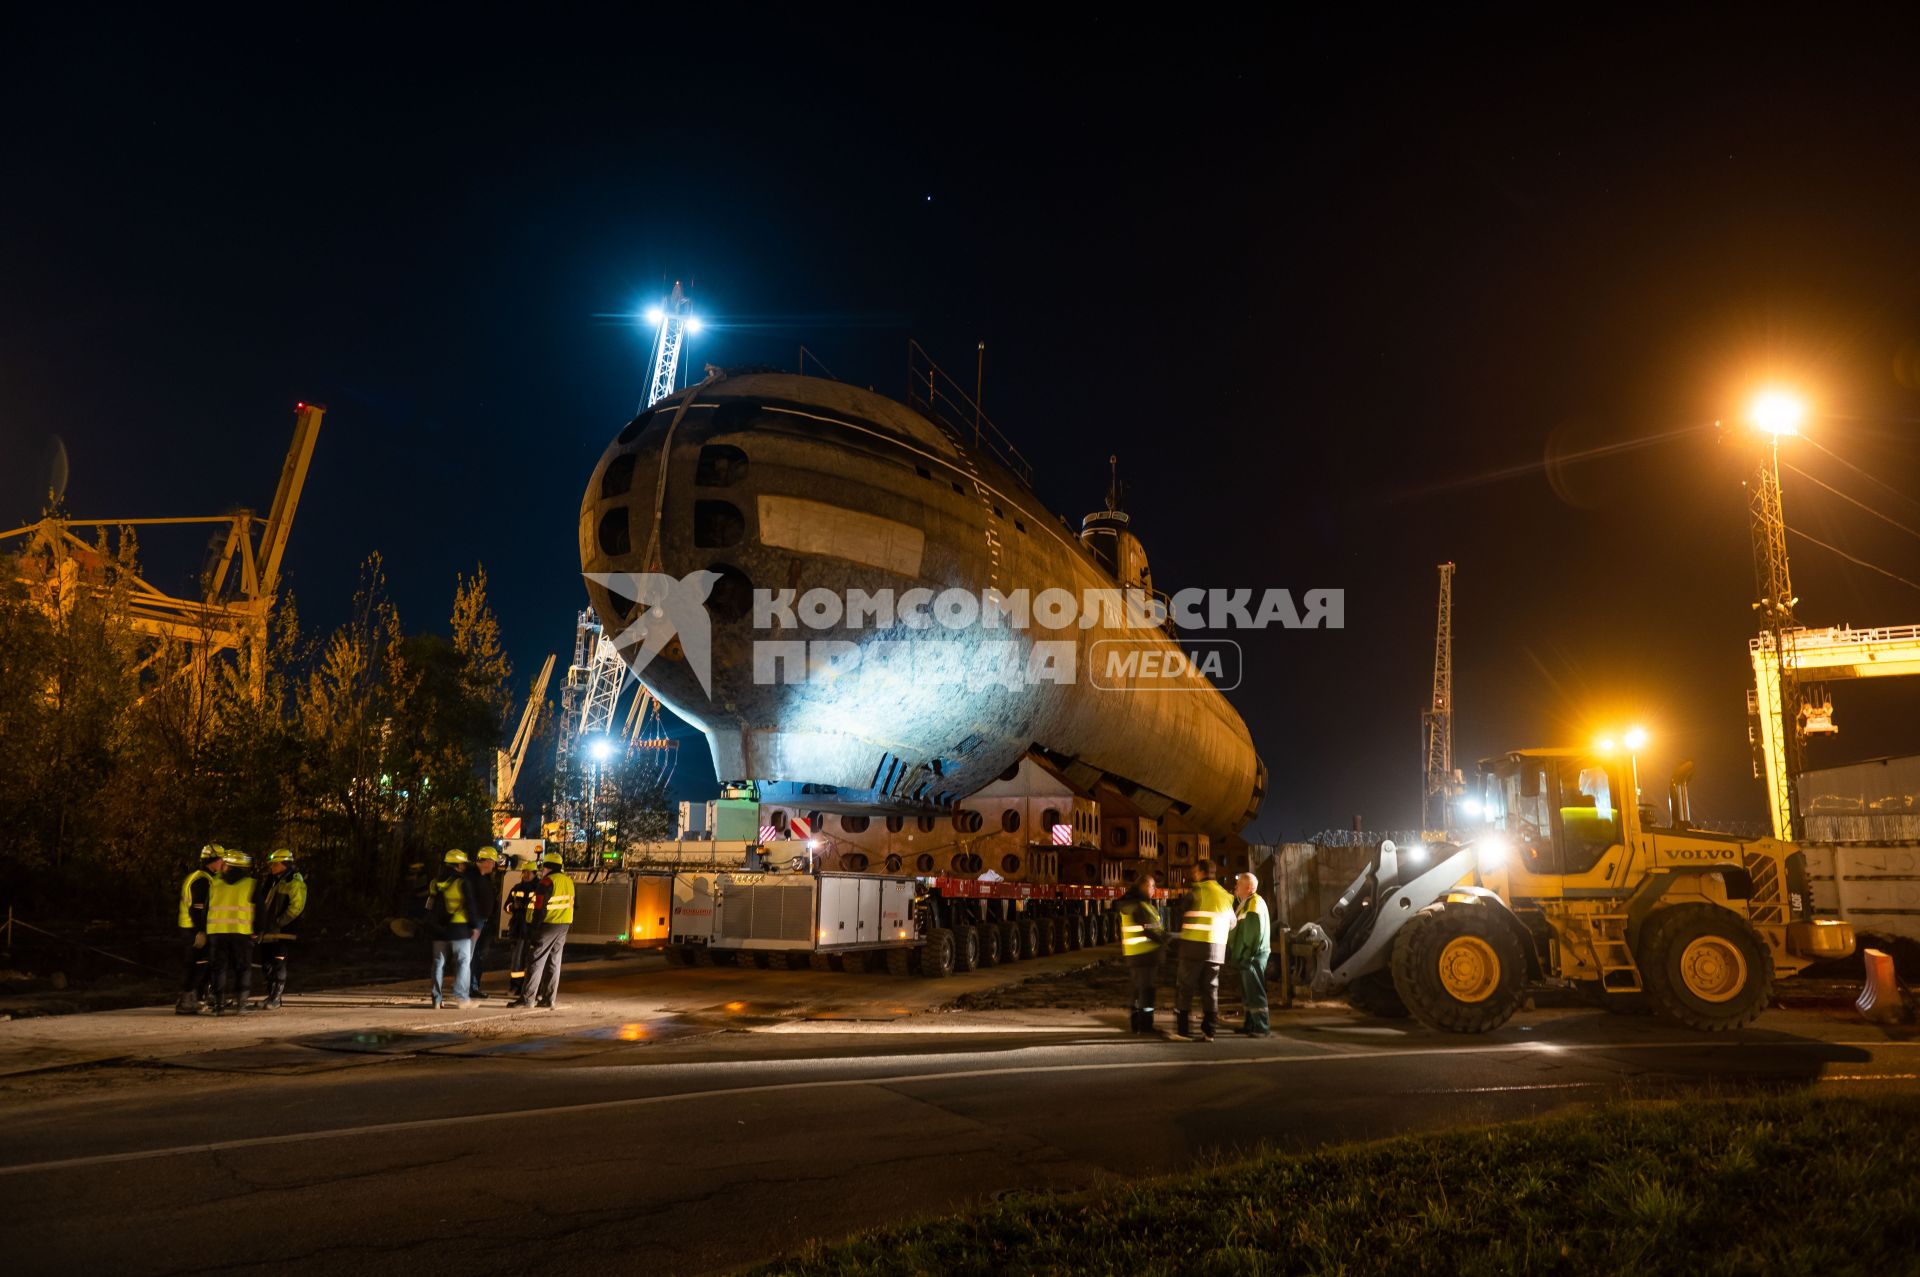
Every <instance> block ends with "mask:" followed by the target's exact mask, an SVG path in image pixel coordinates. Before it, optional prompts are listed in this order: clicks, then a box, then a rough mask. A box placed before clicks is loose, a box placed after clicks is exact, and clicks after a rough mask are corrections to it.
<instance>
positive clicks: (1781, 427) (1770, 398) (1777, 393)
mask: <svg viewBox="0 0 1920 1277" xmlns="http://www.w3.org/2000/svg"><path fill="white" fill-rule="evenodd" d="M1806 415H1807V405H1806V404H1805V403H1804V402H1802V401H1801V399H1800V398H1799V397H1798V396H1797V395H1790V394H1788V393H1787V392H1786V391H1784V390H1767V391H1763V392H1761V393H1760V394H1759V395H1757V396H1755V397H1754V401H1753V406H1752V407H1751V408H1749V409H1748V410H1747V416H1748V417H1749V418H1750V419H1751V420H1752V421H1753V424H1754V425H1756V426H1758V427H1760V428H1761V429H1762V430H1764V431H1766V432H1767V433H1768V434H1770V435H1797V434H1799V433H1800V422H1801V420H1802V419H1803V418H1804V417H1805V416H1806Z"/></svg>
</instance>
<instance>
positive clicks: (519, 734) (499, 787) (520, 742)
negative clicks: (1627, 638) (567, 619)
mask: <svg viewBox="0 0 1920 1277" xmlns="http://www.w3.org/2000/svg"><path fill="white" fill-rule="evenodd" d="M553 660H554V658H553V653H551V652H549V653H547V661H546V664H544V665H542V666H541V667H540V677H539V678H537V679H535V680H534V681H533V694H532V695H530V696H528V697H527V707H526V709H524V710H522V711H521V713H520V726H519V727H518V728H516V729H515V730H514V733H513V740H512V741H511V742H510V743H509V744H508V746H507V747H506V748H505V749H502V750H497V751H496V752H495V757H494V768H493V836H494V837H495V838H505V837H509V836H513V837H517V836H518V835H517V834H514V833H513V832H512V831H511V830H510V829H509V828H508V821H509V820H511V819H512V818H513V816H512V813H513V808H514V800H513V787H514V786H515V785H516V784H518V783H519V780H520V768H521V767H522V766H524V765H525V763H526V761H527V746H528V745H529V744H531V743H532V741H533V729H534V725H535V724H536V723H538V722H539V719H540V706H541V705H543V704H545V703H546V698H547V681H548V680H549V679H551V678H552V677H553Z"/></svg>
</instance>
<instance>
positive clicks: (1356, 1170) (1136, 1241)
mask: <svg viewBox="0 0 1920 1277" xmlns="http://www.w3.org/2000/svg"><path fill="white" fill-rule="evenodd" d="M1916 1132H1920V1096H1910V1095H1889V1096H1881V1097H1870V1098H1831V1097H1819V1096H1813V1095H1809V1094H1805V1093H1800V1094H1793V1095H1780V1096H1769V1097H1763V1098H1757V1099H1734V1100H1676V1101H1665V1102H1633V1103H1621V1104H1613V1105H1609V1106H1606V1107H1603V1108H1599V1109H1596V1110H1593V1111H1591V1112H1588V1113H1583V1114H1578V1115H1572V1116H1560V1117H1550V1118H1541V1119H1536V1120H1533V1121H1525V1122H1515V1123H1511V1124H1508V1125H1503V1126H1496V1127H1489V1128H1484V1129H1479V1130H1465V1131H1448V1132H1442V1133H1438V1134H1433V1135H1411V1136H1404V1137H1401V1138H1398V1139H1393V1140H1386V1141H1382V1142H1380V1143H1374V1144H1361V1145H1348V1146H1344V1147H1339V1148H1330V1149H1323V1150H1321V1151H1318V1152H1314V1153H1308V1154H1302V1155H1283V1154H1269V1155H1266V1156H1262V1157H1258V1158H1255V1159H1253V1160H1251V1161H1246V1162H1240V1163H1235V1164H1233V1165H1229V1166H1222V1167H1218V1168H1215V1169H1211V1170H1204V1171H1196V1172H1193V1173H1189V1174H1185V1175H1174V1176H1169V1177H1166V1178H1163V1179H1152V1180H1138V1181H1133V1182H1130V1183H1123V1184H1114V1185H1111V1186H1108V1187H1106V1188H1103V1189H1099V1190H1096V1191H1094V1192H1091V1193H1086V1194H1080V1195H1076V1196H1071V1197H1033V1198H1013V1199H1009V1200H1006V1201H1002V1202H1000V1203H997V1204H995V1205H993V1206H991V1207H983V1208H980V1209H976V1210H973V1211H969V1212H966V1213H963V1214H959V1215H955V1216H951V1217H948V1218H943V1219H932V1220H926V1221H922V1222H919V1223H913V1224H903V1225H898V1226H894V1227H890V1228H886V1229H881V1230H878V1231H875V1232H871V1233H866V1234H862V1235H860V1236H858V1237H855V1238H853V1239H851V1240H849V1241H846V1242H841V1243H838V1244H834V1245H821V1244H819V1243H813V1244H810V1245H808V1246H807V1247H806V1248H805V1249H803V1250H801V1251H799V1252H796V1253H795V1254H792V1255H787V1256H783V1257H782V1258H780V1259H779V1260H777V1261H775V1262H774V1263H772V1264H769V1265H766V1266H764V1267H761V1268H758V1269H755V1270H753V1271H755V1272H758V1273H791V1274H807V1275H812V1274H846V1273H863V1274H865V1273H955V1274H971V1273H979V1274H999V1273H1115V1274H1127V1275H1128V1277H1134V1275H1136V1274H1142V1273H1179V1274H1181V1275H1182V1277H1204V1275H1208V1274H1234V1273H1328V1274H1341V1275H1342V1277H1358V1275H1359V1274H1368V1273H1536V1272H1537V1273H1596V1274H1598V1273H1606V1274H1614V1273H1634V1274H1647V1273H1686V1274H1696V1273H1699V1274H1710V1273H1809V1274H1820V1277H1833V1275H1834V1274H1843V1273H1874V1274H1893V1273H1911V1272H1915V1271H1920V1191H1916V1190H1917V1188H1920V1175H1916V1170H1920V1139H1916Z"/></svg>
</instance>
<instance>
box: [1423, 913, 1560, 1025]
mask: <svg viewBox="0 0 1920 1277" xmlns="http://www.w3.org/2000/svg"><path fill="white" fill-rule="evenodd" d="M1393 987H1394V990H1395V992H1397V993H1399V995H1400V1000H1401V1001H1402V1002H1404V1003H1406V1005H1407V1010H1409V1011H1411V1012H1412V1013H1413V1016H1414V1018H1415V1019H1417V1020H1419V1021H1420V1023H1422V1024H1424V1025H1426V1026H1427V1027H1428V1028H1431V1029H1444V1030H1445V1031H1447V1032H1448V1033H1487V1032H1491V1031H1492V1030H1494V1029H1497V1028H1499V1027H1500V1026H1501V1025H1503V1024H1505V1023H1506V1022H1507V1021H1508V1020H1510V1019H1512V1018H1513V1013H1514V1012H1515V1011H1518V1010H1519V1009H1520V1004H1521V1003H1522V1002H1524V1001H1525V1000H1526V996H1527V955H1526V951H1525V950H1524V949H1522V948H1521V947H1520V938H1519V937H1518V936H1516V935H1515V934H1514V933H1513V930H1512V928H1511V927H1509V926H1508V925H1507V922H1506V920H1505V919H1503V918H1502V917H1500V916H1499V915H1498V914H1496V913H1495V912H1494V911H1493V909H1492V908H1491V907H1489V906H1487V905H1478V904H1472V905H1464V904H1456V905H1448V904H1435V905H1428V906H1427V907H1426V908H1425V909H1422V910H1421V911H1420V912H1419V913H1417V914H1415V915H1414V916H1413V917H1412V918H1411V919H1410V920H1409V921H1408V922H1407V925H1406V926H1404V927H1402V928H1401V929H1400V934H1399V935H1398V936H1396V937H1395V938H1394V942H1393Z"/></svg>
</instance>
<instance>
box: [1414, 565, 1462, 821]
mask: <svg viewBox="0 0 1920 1277" xmlns="http://www.w3.org/2000/svg"><path fill="white" fill-rule="evenodd" d="M1439 568H1440V605H1439V611H1438V615H1437V617H1436V619H1435V624H1434V633H1433V697H1432V699H1431V700H1430V701H1429V702H1428V704H1427V709H1426V712H1425V713H1423V714H1421V715H1420V737H1421V746H1422V750H1421V752H1422V754H1423V755H1424V765H1425V775H1424V778H1423V779H1424V784H1423V788H1422V791H1421V797H1420V822H1421V825H1422V827H1423V828H1425V829H1428V830H1431V831H1433V832H1435V833H1443V832H1445V831H1446V830H1448V829H1450V828H1452V827H1453V798H1454V795H1455V794H1457V793H1458V792H1459V789H1460V778H1459V776H1458V774H1457V773H1456V772H1455V771H1454V769H1453V564H1451V563H1442V564H1440V565H1439Z"/></svg>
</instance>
